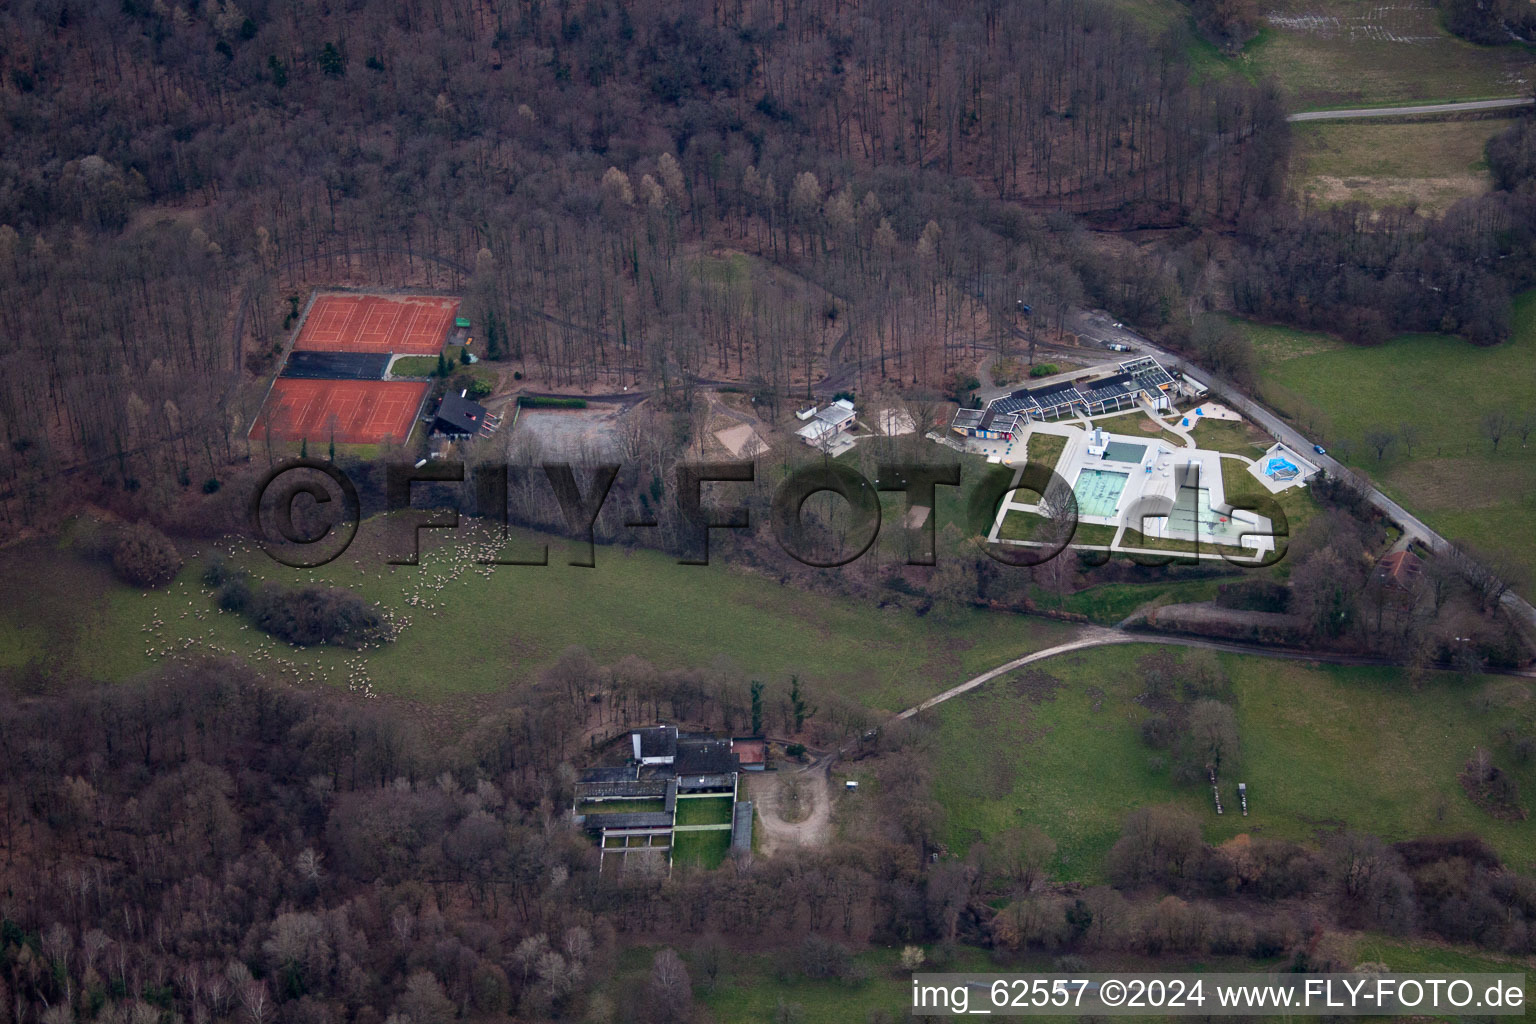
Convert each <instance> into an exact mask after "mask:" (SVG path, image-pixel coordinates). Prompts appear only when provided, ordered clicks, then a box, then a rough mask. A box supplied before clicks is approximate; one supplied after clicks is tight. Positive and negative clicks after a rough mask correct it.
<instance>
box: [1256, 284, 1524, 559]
mask: <svg viewBox="0 0 1536 1024" xmlns="http://www.w3.org/2000/svg"><path fill="white" fill-rule="evenodd" d="M1512 326H1513V331H1512V334H1511V336H1510V338H1509V340H1507V341H1505V342H1504V343H1503V344H1501V345H1497V346H1494V347H1491V348H1477V347H1475V346H1473V345H1470V344H1468V343H1467V342H1465V341H1462V340H1461V339H1459V338H1454V337H1448V336H1445V335H1437V334H1415V335H1405V336H1403V337H1399V338H1395V339H1393V340H1392V341H1389V342H1388V343H1387V344H1385V345H1381V346H1379V347H1375V348H1362V347H1358V346H1354V345H1350V344H1347V343H1345V342H1342V341H1339V340H1338V339H1335V338H1330V337H1328V336H1327V335H1322V334H1316V333H1307V332H1302V331H1294V330H1291V329H1289V328H1283V327H1270V326H1262V325H1257V324H1246V325H1245V328H1246V330H1247V332H1248V335H1249V337H1250V338H1252V339H1253V342H1254V345H1255V348H1256V350H1257V352H1258V355H1259V360H1260V375H1261V376H1260V388H1261V394H1262V396H1263V398H1264V399H1265V401H1266V402H1268V403H1269V404H1270V405H1271V406H1272V407H1274V408H1275V409H1276V410H1277V411H1280V412H1281V413H1282V414H1284V415H1286V416H1287V417H1289V418H1290V419H1291V420H1292V421H1293V422H1294V423H1295V424H1296V426H1297V427H1298V428H1299V429H1300V430H1302V432H1303V433H1308V434H1316V435H1318V436H1319V437H1320V438H1321V439H1323V441H1324V443H1325V444H1327V445H1328V446H1329V453H1330V454H1331V455H1333V456H1335V457H1336V458H1339V459H1341V460H1343V461H1345V462H1348V463H1350V464H1351V465H1353V466H1355V467H1356V468H1358V469H1361V470H1363V471H1364V472H1366V473H1367V474H1368V475H1369V476H1370V477H1371V478H1372V479H1374V480H1375V481H1376V482H1377V484H1378V485H1379V486H1380V487H1381V488H1382V489H1383V490H1385V491H1386V492H1387V493H1388V494H1390V495H1391V496H1392V497H1394V498H1396V499H1397V500H1398V501H1401V502H1402V503H1403V504H1404V505H1405V506H1406V507H1407V508H1408V509H1409V510H1410V511H1412V512H1414V513H1415V514H1416V515H1419V516H1420V517H1422V518H1423V519H1424V521H1425V522H1427V523H1429V525H1430V526H1432V527H1434V528H1435V529H1437V530H1439V531H1441V532H1442V533H1444V534H1445V535H1446V536H1449V537H1451V538H1464V539H1467V540H1470V541H1472V542H1473V543H1475V544H1477V545H1478V546H1480V547H1484V548H1487V549H1490V550H1493V551H1496V552H1501V553H1503V554H1506V555H1508V556H1509V557H1510V558H1512V559H1513V560H1515V562H1516V563H1517V564H1518V565H1520V566H1522V567H1523V568H1524V570H1525V572H1526V573H1527V574H1528V575H1533V576H1536V543H1533V539H1536V448H1532V447H1529V446H1527V445H1525V444H1523V443H1522V442H1521V440H1520V437H1519V434H1518V432H1516V431H1515V430H1513V429H1511V430H1510V432H1509V434H1508V435H1506V436H1505V438H1504V439H1503V441H1502V442H1501V443H1500V445H1499V450H1498V452H1497V453H1495V451H1494V450H1493V446H1492V444H1491V443H1490V442H1489V441H1488V439H1487V438H1486V437H1485V436H1484V435H1483V433H1482V430H1481V423H1482V420H1483V417H1484V416H1485V415H1486V414H1488V413H1490V412H1495V411H1502V412H1504V413H1505V414H1506V415H1507V416H1508V417H1509V418H1510V420H1511V421H1512V422H1513V423H1515V424H1518V423H1519V421H1520V420H1521V419H1523V418H1524V417H1526V416H1532V415H1536V394H1533V392H1532V388H1531V367H1532V365H1533V364H1536V291H1528V292H1525V293H1524V294H1522V295H1521V296H1519V297H1518V298H1517V299H1516V300H1515V306H1514V313H1513V317H1512ZM1410 396H1411V397H1410ZM1405 398H1408V400H1407V401H1405ZM1405 423H1411V424H1412V426H1413V430H1414V432H1415V433H1416V434H1417V437H1416V438H1415V439H1414V444H1413V447H1412V453H1411V455H1410V453H1409V451H1408V449H1407V447H1406V446H1405V445H1403V444H1402V443H1398V444H1396V445H1395V448H1394V450H1389V451H1388V453H1387V455H1386V457H1385V458H1384V459H1382V460H1380V461H1378V460H1377V458H1376V453H1375V451H1374V450H1370V449H1368V448H1367V445H1366V443H1365V436H1366V433H1367V431H1371V430H1373V429H1377V428H1381V429H1385V430H1387V431H1390V432H1392V433H1394V434H1398V435H1401V432H1402V425H1403V424H1405Z"/></svg>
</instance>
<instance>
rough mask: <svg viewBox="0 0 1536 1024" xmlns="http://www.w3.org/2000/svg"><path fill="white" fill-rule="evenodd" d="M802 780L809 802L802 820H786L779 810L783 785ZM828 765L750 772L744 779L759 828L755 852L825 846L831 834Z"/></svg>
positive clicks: (764, 854) (767, 853)
mask: <svg viewBox="0 0 1536 1024" xmlns="http://www.w3.org/2000/svg"><path fill="white" fill-rule="evenodd" d="M791 779H795V780H798V781H799V782H801V783H802V785H803V794H804V799H805V800H806V801H807V802H808V803H809V804H810V807H809V811H808V813H807V814H806V816H805V819H804V820H803V821H795V822H791V821H785V820H784V818H783V817H782V815H781V813H780V803H781V798H782V796H783V792H784V787H785V786H786V784H788V782H789V780H791ZM828 790H829V783H828V777H827V766H826V765H824V764H814V765H811V766H810V767H807V768H800V769H796V770H795V771H789V772H753V773H751V774H750V775H748V778H747V794H748V796H749V797H750V798H751V800H752V808H753V810H755V811H756V812H757V822H758V825H759V826H760V827H761V829H762V834H761V836H759V839H758V852H759V853H761V854H762V855H763V856H766V857H771V856H773V855H774V854H775V853H777V852H779V851H780V850H784V849H790V848H794V847H797V846H798V847H815V846H822V845H825V844H826V842H827V839H828V838H829V837H830V836H831V834H832V797H831V794H830V792H829V791H828Z"/></svg>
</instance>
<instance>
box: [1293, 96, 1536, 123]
mask: <svg viewBox="0 0 1536 1024" xmlns="http://www.w3.org/2000/svg"><path fill="white" fill-rule="evenodd" d="M1533 103H1536V99H1533V98H1531V97H1529V96H1511V97H1509V98H1507V99H1500V100H1466V101H1463V102H1461V103H1421V104H1417V105H1415V106H1406V107H1355V108H1354V109H1352V110H1304V111H1302V112H1301V113H1299V114H1291V115H1289V116H1287V117H1286V120H1287V121H1342V120H1345V119H1346V118H1353V117H1401V116H1403V115H1406V114H1455V113H1459V112H1461V111H1463V110H1504V109H1506V108H1509V107H1529V106H1531V105H1532V104H1533Z"/></svg>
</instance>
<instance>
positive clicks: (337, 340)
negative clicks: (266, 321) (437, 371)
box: [293, 295, 459, 356]
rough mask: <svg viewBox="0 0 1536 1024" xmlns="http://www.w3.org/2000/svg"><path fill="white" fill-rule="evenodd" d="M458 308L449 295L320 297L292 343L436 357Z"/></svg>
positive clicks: (330, 349)
mask: <svg viewBox="0 0 1536 1024" xmlns="http://www.w3.org/2000/svg"><path fill="white" fill-rule="evenodd" d="M458 311H459V300H458V299H456V298H452V297H447V296H425V295H422V296H393V295H320V296H317V297H316V298H315V301H314V305H312V306H311V307H310V309H309V315H308V316H306V317H305V318H304V326H303V327H302V328H300V330H299V337H298V340H296V341H295V342H294V343H293V347H294V349H296V350H305V349H308V350H314V351H321V352H392V353H394V354H396V355H419V356H434V355H437V353H438V352H440V351H441V350H442V348H443V345H444V343H445V342H446V341H447V340H448V328H449V326H450V325H451V324H452V323H453V318H454V317H455V316H457V315H458Z"/></svg>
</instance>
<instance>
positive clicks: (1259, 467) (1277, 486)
mask: <svg viewBox="0 0 1536 1024" xmlns="http://www.w3.org/2000/svg"><path fill="white" fill-rule="evenodd" d="M1270 459H1284V460H1285V461H1286V462H1289V463H1291V464H1292V465H1294V466H1295V467H1296V469H1297V473H1296V475H1295V476H1294V477H1292V478H1291V479H1289V480H1276V479H1275V478H1274V477H1272V476H1270V475H1269V474H1268V473H1266V472H1264V467H1265V466H1268V465H1269V460H1270ZM1244 461H1247V460H1246V459H1245V460H1244ZM1248 475H1249V476H1251V477H1253V478H1254V479H1255V480H1257V481H1258V482H1259V483H1261V484H1263V485H1264V489H1265V490H1267V491H1269V493H1271V494H1279V493H1281V492H1282V491H1288V490H1290V489H1291V488H1292V487H1300V486H1302V485H1303V484H1305V483H1306V482H1307V481H1308V480H1310V479H1312V478H1313V477H1314V476H1316V475H1317V466H1316V465H1314V464H1313V463H1311V462H1309V461H1308V460H1307V459H1306V458H1305V457H1304V456H1302V455H1300V454H1298V453H1296V452H1294V451H1292V450H1291V449H1290V448H1289V447H1288V446H1287V445H1283V444H1281V443H1280V442H1278V441H1276V442H1275V443H1274V444H1272V445H1270V446H1269V450H1268V451H1266V452H1265V453H1264V454H1263V455H1260V456H1259V457H1258V459H1257V460H1256V461H1254V462H1252V463H1249V466H1248Z"/></svg>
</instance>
